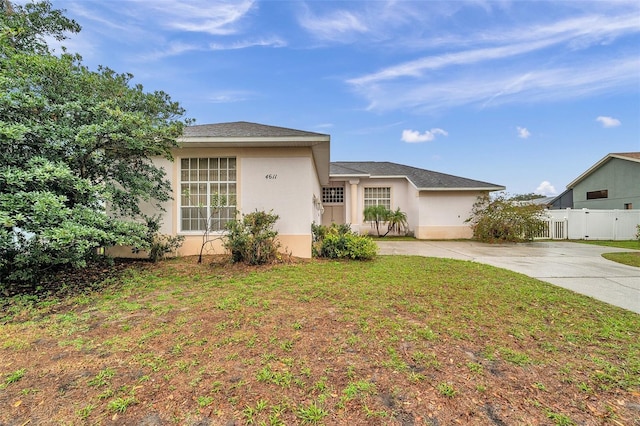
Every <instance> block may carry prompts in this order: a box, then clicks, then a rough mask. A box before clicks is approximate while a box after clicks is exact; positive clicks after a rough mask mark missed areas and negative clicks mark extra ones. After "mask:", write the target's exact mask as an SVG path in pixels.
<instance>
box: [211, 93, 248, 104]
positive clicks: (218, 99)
mask: <svg viewBox="0 0 640 426" xmlns="http://www.w3.org/2000/svg"><path fill="white" fill-rule="evenodd" d="M254 98H256V94H255V93H252V92H249V91H244V90H222V91H219V92H212V93H209V94H208V95H207V100H208V101H209V102H210V103H212V104H228V103H233V102H244V101H247V100H250V99H254Z"/></svg>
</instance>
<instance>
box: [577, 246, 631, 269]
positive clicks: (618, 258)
mask: <svg viewBox="0 0 640 426" xmlns="http://www.w3.org/2000/svg"><path fill="white" fill-rule="evenodd" d="M578 242H581V243H585V244H592V245H598V246H605V247H618V248H623V249H632V250H640V241H638V240H629V241H598V240H580V241H578ZM602 257H604V258H605V259H608V260H611V261H613V262H618V263H622V264H624V265H629V266H635V267H638V268H640V251H632V252H625V253H603V254H602Z"/></svg>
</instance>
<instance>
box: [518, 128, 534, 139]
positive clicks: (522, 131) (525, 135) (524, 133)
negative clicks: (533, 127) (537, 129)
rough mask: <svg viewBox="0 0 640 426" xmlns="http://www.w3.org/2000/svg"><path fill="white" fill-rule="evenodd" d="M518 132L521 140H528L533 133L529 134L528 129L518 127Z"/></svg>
mask: <svg viewBox="0 0 640 426" xmlns="http://www.w3.org/2000/svg"><path fill="white" fill-rule="evenodd" d="M516 130H517V131H518V137H519V138H521V139H528V138H529V136H531V132H529V130H527V128H526V127H520V126H518V127H516Z"/></svg>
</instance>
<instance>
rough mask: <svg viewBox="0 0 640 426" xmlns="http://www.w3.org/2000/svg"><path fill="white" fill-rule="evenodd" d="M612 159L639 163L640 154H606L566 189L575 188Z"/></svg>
mask: <svg viewBox="0 0 640 426" xmlns="http://www.w3.org/2000/svg"><path fill="white" fill-rule="evenodd" d="M614 158H617V159H619V160H625V161H632V162H635V163H640V152H618V153H615V152H614V153H611V154H607V155H605V156H604V158H602V159H601V160H600V161H598V162H597V163H596V164H594V165H593V166H591V167H590V168H589V169H587V171H585V172H584V173H582V174H581V175H580V176H578V177H577V178H576V179H575V180H573V181H572V182H570V183H569V184H568V185H567V188H569V189H571V188H573V187H575V186H576V185H577V184H579V183H580V182H582V181H583V180H585V179H586V178H587V177H589V176H590V175H591V174H593V173H594V172H595V171H596V170H598V169H599V168H600V167H602V166H603V165H604V164H606V163H607V162H609V161H610V160H612V159H614Z"/></svg>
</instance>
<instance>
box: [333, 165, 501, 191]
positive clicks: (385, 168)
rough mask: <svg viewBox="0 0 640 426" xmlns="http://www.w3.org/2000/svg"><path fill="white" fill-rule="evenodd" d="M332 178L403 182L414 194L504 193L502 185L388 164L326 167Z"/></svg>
mask: <svg viewBox="0 0 640 426" xmlns="http://www.w3.org/2000/svg"><path fill="white" fill-rule="evenodd" d="M329 174H330V176H332V177H338V176H343V177H357V176H367V177H371V178H381V177H395V178H405V179H407V180H408V181H409V182H411V183H412V184H413V185H414V186H415V187H416V189H418V190H488V191H499V190H503V189H505V187H504V186H502V185H496V184H493V183H488V182H482V181H479V180H474V179H467V178H464V177H460V176H454V175H449V174H446V173H440V172H434V171H431V170H425V169H419V168H417V167H411V166H405V165H403V164H397V163H391V162H388V161H384V162H376V161H337V162H332V163H331V165H330V171H329Z"/></svg>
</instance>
